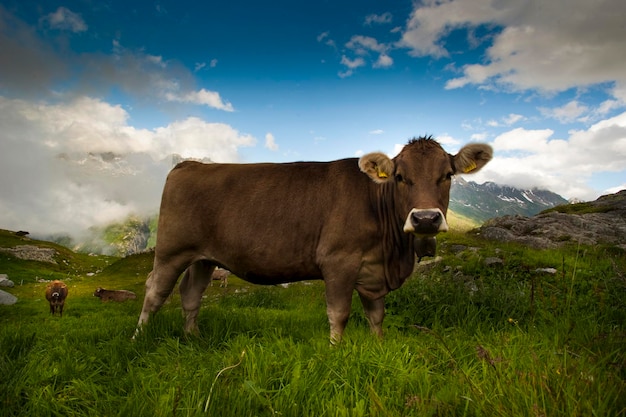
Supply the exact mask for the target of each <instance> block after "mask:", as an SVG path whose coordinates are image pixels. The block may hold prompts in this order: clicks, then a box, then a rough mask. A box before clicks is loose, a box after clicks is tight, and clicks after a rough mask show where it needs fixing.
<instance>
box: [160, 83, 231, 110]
mask: <svg viewBox="0 0 626 417" xmlns="http://www.w3.org/2000/svg"><path fill="white" fill-rule="evenodd" d="M165 98H166V99H167V100H169V101H176V102H182V103H191V104H198V105H204V106H209V107H212V108H214V109H218V110H224V111H229V112H230V111H234V110H235V109H234V108H233V105H232V104H230V103H229V102H227V101H226V102H225V101H223V100H222V98H221V97H220V94H219V93H218V92H216V91H209V90H205V89H204V88H203V89H201V90H198V91H191V92H187V93H177V92H166V93H165Z"/></svg>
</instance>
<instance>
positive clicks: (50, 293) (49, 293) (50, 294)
mask: <svg viewBox="0 0 626 417" xmlns="http://www.w3.org/2000/svg"><path fill="white" fill-rule="evenodd" d="M66 298H67V285H65V283H64V282H62V281H58V280H55V281H52V282H51V283H49V284H48V285H47V286H46V300H48V302H49V303H50V313H51V314H52V315H53V316H54V313H56V312H57V311H58V312H59V316H60V317H63V306H64V305H65V299H66Z"/></svg>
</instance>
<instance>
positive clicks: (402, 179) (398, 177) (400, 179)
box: [396, 174, 404, 182]
mask: <svg viewBox="0 0 626 417" xmlns="http://www.w3.org/2000/svg"><path fill="white" fill-rule="evenodd" d="M396 181H397V182H402V181H404V178H402V174H396Z"/></svg>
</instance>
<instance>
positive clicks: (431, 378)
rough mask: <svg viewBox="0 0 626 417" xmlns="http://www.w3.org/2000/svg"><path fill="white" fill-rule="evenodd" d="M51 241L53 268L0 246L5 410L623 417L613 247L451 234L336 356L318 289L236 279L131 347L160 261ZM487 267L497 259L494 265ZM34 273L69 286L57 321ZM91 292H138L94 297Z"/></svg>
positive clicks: (162, 315)
mask: <svg viewBox="0 0 626 417" xmlns="http://www.w3.org/2000/svg"><path fill="white" fill-rule="evenodd" d="M16 239H18V238H16V237H14V236H13V235H11V234H10V233H8V232H2V233H0V247H8V246H10V245H15V244H24V241H22V240H16ZM28 244H32V245H44V246H48V245H49V244H47V243H43V242H34V241H29V242H28ZM52 247H54V248H55V249H57V250H58V251H59V255H58V260H60V261H61V262H59V263H58V265H54V264H47V263H42V262H33V261H23V260H18V259H15V258H12V257H11V256H10V255H6V254H4V253H1V252H0V273H4V272H5V271H10V272H7V273H8V274H9V277H10V278H11V279H13V280H14V281H16V282H18V283H21V282H22V280H23V285H17V286H16V287H14V288H10V289H7V290H8V291H9V292H11V293H13V294H15V295H17V296H18V297H19V301H18V303H17V304H15V305H12V306H0V374H1V375H2V378H0V416H22V415H29V416H30V415H32V416H35V415H36V416H53V415H54V416H56V415H63V416H131V415H132V416H150V417H155V416H200V415H218V416H276V415H283V416H518V415H520V416H564V417H565V416H567V417H569V416H591V415H597V416H609V415H614V416H618V415H624V414H625V413H626V382H625V379H626V368H625V364H626V350H625V349H624V347H625V346H626V257H624V256H623V252H622V251H620V250H619V249H616V248H610V247H593V248H588V247H567V248H565V249H562V250H558V251H546V250H543V251H534V250H530V249H527V248H524V247H520V246H515V245H497V246H496V245H494V244H493V243H487V242H484V241H480V240H476V239H475V238H473V237H471V236H467V235H461V234H456V233H450V234H448V235H446V236H444V237H442V238H441V239H440V255H441V256H442V257H443V261H442V262H440V263H437V264H431V265H427V266H423V267H422V268H423V269H422V270H421V271H419V272H416V274H415V275H414V276H413V277H412V278H411V279H409V280H408V281H407V282H406V283H405V285H404V286H403V287H402V288H401V289H399V290H397V291H395V292H393V293H392V294H390V295H389V296H387V298H386V305H387V317H386V319H385V326H384V327H385V339H384V340H382V341H379V340H377V339H375V338H374V337H372V336H371V335H370V334H369V330H368V327H367V324H366V320H365V318H364V316H363V314H362V310H361V307H360V305H359V303H358V297H355V299H354V303H353V311H352V316H351V319H350V322H349V324H348V328H347V329H346V339H345V340H344V342H343V343H342V344H341V345H340V346H338V347H335V348H331V347H330V346H329V343H328V324H327V321H326V313H325V303H324V295H323V294H324V287H323V283H321V282H314V283H298V284H294V285H291V286H289V287H288V288H283V287H281V286H277V287H258V286H253V285H250V284H247V283H245V282H243V281H241V280H238V279H237V278H233V279H232V280H231V282H230V285H229V287H228V288H226V289H224V288H219V287H213V288H209V289H208V291H207V297H206V299H205V300H204V303H203V309H202V311H201V313H200V316H199V326H200V330H201V335H200V336H199V337H189V338H187V337H185V336H184V335H183V334H182V322H183V320H182V316H181V308H180V298H179V296H178V295H177V294H174V295H173V296H172V297H171V299H170V300H169V301H168V302H167V303H166V305H165V306H164V308H163V309H162V311H160V312H159V313H158V314H157V315H156V316H154V317H153V319H152V320H151V322H150V324H149V325H148V326H147V328H146V329H145V331H144V332H143V333H142V334H141V335H140V337H139V338H138V339H137V340H136V341H134V342H133V341H131V336H132V334H133V331H134V327H135V323H136V320H137V316H138V314H139V311H140V309H141V303H142V301H141V298H142V296H143V282H144V281H145V276H146V274H147V272H148V271H149V270H150V268H151V254H149V253H148V254H141V255H134V256H131V257H127V258H123V259H119V258H108V257H89V256H87V255H79V254H74V253H71V252H69V251H66V250H64V249H63V248H62V247H57V246H52ZM463 248H465V250H462V249H463ZM493 256H498V257H499V258H500V259H501V260H502V264H499V265H498V266H496V267H487V266H485V259H486V258H488V257H493ZM63 260H65V261H67V262H63ZM537 268H555V269H556V273H555V274H550V273H545V272H538V271H536V270H537ZM96 271H100V272H97V273H95V274H94V275H88V274H91V273H93V272H96ZM34 276H39V277H44V278H46V279H52V278H62V279H64V280H67V281H69V282H70V283H71V284H70V295H69V297H68V300H67V308H66V312H65V314H64V316H63V317H62V318H59V317H51V316H50V314H49V313H48V307H47V304H46V302H45V299H43V286H44V284H43V283H39V282H37V280H35V279H34V278H33V277H34ZM97 286H103V287H105V288H124V289H130V290H133V291H136V292H137V293H138V296H139V299H138V300H134V301H128V302H125V303H121V304H116V303H101V302H100V301H99V300H98V299H96V298H95V297H93V296H92V295H91V294H92V292H93V290H94V289H95V287H97Z"/></svg>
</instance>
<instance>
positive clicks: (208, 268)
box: [179, 261, 215, 334]
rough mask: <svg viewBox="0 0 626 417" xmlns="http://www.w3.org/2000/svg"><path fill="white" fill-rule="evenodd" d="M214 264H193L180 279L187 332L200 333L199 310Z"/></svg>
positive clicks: (200, 262)
mask: <svg viewBox="0 0 626 417" xmlns="http://www.w3.org/2000/svg"><path fill="white" fill-rule="evenodd" d="M214 269H215V266H214V265H211V264H209V263H208V262H204V261H199V262H196V263H194V264H192V265H191V266H190V267H189V268H187V271H186V272H185V275H184V276H183V279H182V280H181V281H180V286H179V290H180V300H181V303H182V305H183V311H184V312H185V333H192V334H198V333H199V331H198V312H199V311H200V304H201V302H202V294H204V291H205V290H206V288H207V286H208V285H209V283H210V282H211V274H212V273H213V270H214Z"/></svg>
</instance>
